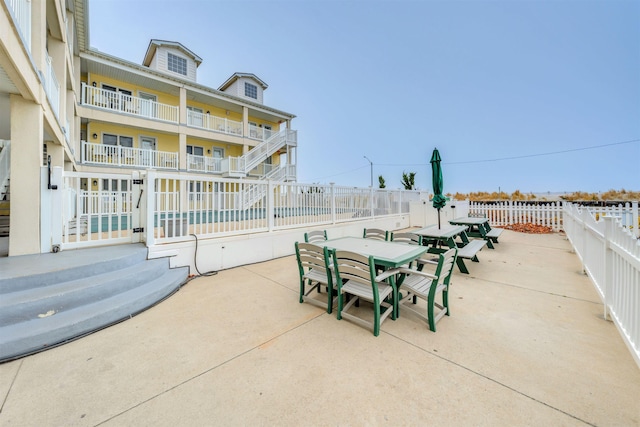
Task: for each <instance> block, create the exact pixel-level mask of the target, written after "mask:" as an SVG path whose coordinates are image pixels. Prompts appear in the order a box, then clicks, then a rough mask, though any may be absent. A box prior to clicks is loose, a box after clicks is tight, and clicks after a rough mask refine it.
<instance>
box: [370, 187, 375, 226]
mask: <svg viewBox="0 0 640 427" xmlns="http://www.w3.org/2000/svg"><path fill="white" fill-rule="evenodd" d="M369 209H370V213H369V216H370V217H371V218H373V217H374V216H375V210H374V206H373V187H369Z"/></svg>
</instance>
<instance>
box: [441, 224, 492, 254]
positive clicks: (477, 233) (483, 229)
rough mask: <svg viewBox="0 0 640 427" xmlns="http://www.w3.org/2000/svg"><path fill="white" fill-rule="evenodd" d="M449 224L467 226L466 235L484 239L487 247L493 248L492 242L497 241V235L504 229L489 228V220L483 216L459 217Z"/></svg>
mask: <svg viewBox="0 0 640 427" xmlns="http://www.w3.org/2000/svg"><path fill="white" fill-rule="evenodd" d="M449 224H452V225H464V226H466V227H468V230H467V235H468V236H471V237H479V238H482V239H484V240H485V241H486V242H487V247H488V248H489V249H495V247H494V246H493V244H494V243H498V237H500V235H501V234H502V232H503V231H504V230H503V229H502V228H491V226H490V225H489V220H488V219H487V218H484V217H460V218H455V219H452V220H451V221H449ZM458 256H459V255H458Z"/></svg>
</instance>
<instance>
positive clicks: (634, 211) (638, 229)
mask: <svg viewBox="0 0 640 427" xmlns="http://www.w3.org/2000/svg"><path fill="white" fill-rule="evenodd" d="M631 224H632V227H633V228H630V230H631V232H632V233H633V234H634V235H635V236H636V237H638V238H640V222H639V221H638V201H637V200H636V201H635V202H631Z"/></svg>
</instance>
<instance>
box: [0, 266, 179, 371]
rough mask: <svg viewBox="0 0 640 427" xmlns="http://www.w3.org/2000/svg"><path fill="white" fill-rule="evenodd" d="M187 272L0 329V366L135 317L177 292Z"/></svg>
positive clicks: (167, 274)
mask: <svg viewBox="0 0 640 427" xmlns="http://www.w3.org/2000/svg"><path fill="white" fill-rule="evenodd" d="M186 270H187V268H186V267H183V268H178V269H173V270H168V271H167V272H165V273H164V274H163V275H162V276H160V277H158V278H156V279H155V280H153V281H151V282H148V283H146V284H144V285H142V286H137V287H135V288H133V289H130V290H128V291H125V292H121V293H118V294H116V295H113V296H111V297H109V298H105V299H102V300H100V301H96V302H93V303H90V304H85V305H82V306H79V307H76V308H73V309H70V310H66V311H61V312H56V313H52V314H51V315H49V316H46V317H38V318H34V319H30V320H27V321H25V322H20V323H18V324H13V325H9V326H3V327H0V362H3V361H7V360H11V359H14V358H17V357H22V356H25V355H28V354H32V353H35V352H38V351H42V350H45V349H48V348H51V347H52V346H56V345H59V344H63V343H65V342H68V341H70V340H73V339H76V338H79V337H82V336H84V335H87V334H89V333H91V332H95V331H97V330H99V329H102V328H105V327H107V326H110V325H113V324H115V323H118V322H120V321H122V320H125V319H127V318H129V317H131V316H134V315H136V314H138V313H140V312H141V311H144V310H145V309H147V308H149V307H151V306H153V305H155V304H156V303H157V302H159V301H161V300H163V299H164V298H166V297H167V296H169V295H171V294H172V293H174V292H175V291H177V290H178V289H179V288H180V285H181V284H182V283H183V282H184V280H185V278H186V275H187V272H186Z"/></svg>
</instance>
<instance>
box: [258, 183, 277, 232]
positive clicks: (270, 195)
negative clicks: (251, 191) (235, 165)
mask: <svg viewBox="0 0 640 427" xmlns="http://www.w3.org/2000/svg"><path fill="white" fill-rule="evenodd" d="M253 185H255V184H253ZM273 189H274V185H273V181H271V180H269V181H268V182H267V209H266V211H267V228H268V229H269V231H273V227H274V225H275V217H276V215H275V213H276V210H275V200H274V192H273Z"/></svg>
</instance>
